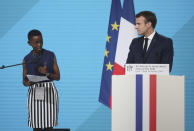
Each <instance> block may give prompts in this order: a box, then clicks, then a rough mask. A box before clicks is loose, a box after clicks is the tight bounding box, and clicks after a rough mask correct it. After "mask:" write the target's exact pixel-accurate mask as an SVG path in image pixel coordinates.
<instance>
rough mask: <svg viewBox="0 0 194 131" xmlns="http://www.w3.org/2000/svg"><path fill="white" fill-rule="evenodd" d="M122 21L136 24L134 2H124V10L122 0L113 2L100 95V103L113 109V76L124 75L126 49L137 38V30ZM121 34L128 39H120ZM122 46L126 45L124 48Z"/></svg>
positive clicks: (127, 0) (130, 0)
mask: <svg viewBox="0 0 194 131" xmlns="http://www.w3.org/2000/svg"><path fill="white" fill-rule="evenodd" d="M122 19H125V21H127V22H130V23H131V25H132V26H133V25H134V24H135V11H134V5H133V0H124V4H123V8H122V7H121V1H120V0H112V5H111V12H110V19H109V25H108V34H107V39H106V49H105V56H104V65H103V71H102V78H101V87H100V95H99V101H100V102H101V103H103V104H104V105H106V106H108V107H109V108H112V105H111V103H112V102H111V83H112V75H113V74H114V75H122V74H124V63H125V62H126V60H125V59H126V57H127V54H128V50H127V51H126V49H129V44H130V43H131V40H132V39H133V38H134V37H135V36H136V34H135V33H133V32H135V31H134V29H135V28H134V27H132V29H131V30H130V28H131V25H129V26H128V25H127V26H126V27H125V26H124V24H126V22H125V21H124V22H123V20H122ZM122 23H124V24H123V25H122V28H123V29H122V30H121V25H120V24H122ZM128 27H129V28H128ZM129 30H130V31H132V33H129V34H135V35H133V36H132V37H131V36H129V35H128V34H127V33H126V31H129ZM120 32H124V34H126V35H125V36H126V37H125V36H124V35H122V37H120V36H119V35H120ZM124 37H125V38H127V37H128V38H129V37H131V39H130V41H128V39H127V40H124V39H123V38H124ZM119 38H121V39H122V40H120V41H122V42H119ZM123 41H125V42H127V44H125V42H123ZM119 43H120V44H119ZM128 43H129V44H128ZM122 44H124V46H123V45H122ZM118 46H119V47H118ZM124 48H125V50H124V51H123V50H122V49H124ZM120 54H122V55H120ZM123 55H124V56H123ZM121 56H122V58H121ZM123 58H124V60H123ZM115 60H116V61H115ZM120 61H121V62H120Z"/></svg>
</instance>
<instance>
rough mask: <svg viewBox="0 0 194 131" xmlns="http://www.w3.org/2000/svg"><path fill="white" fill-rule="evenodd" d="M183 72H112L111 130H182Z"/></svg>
mask: <svg viewBox="0 0 194 131" xmlns="http://www.w3.org/2000/svg"><path fill="white" fill-rule="evenodd" d="M184 95H185V91H184V76H170V75H113V76H112V131H184V126H185V125H184V120H185V118H184V117H185V116H184V112H185V111H184V101H185V100H184Z"/></svg>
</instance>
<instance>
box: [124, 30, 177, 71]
mask: <svg viewBox="0 0 194 131" xmlns="http://www.w3.org/2000/svg"><path fill="white" fill-rule="evenodd" d="M143 42H144V36H142V37H138V38H135V39H133V40H132V42H131V45H130V48H129V54H128V58H127V62H126V63H128V64H129V63H141V64H143V63H145V64H169V66H170V67H169V68H170V71H171V69H172V63H173V55H174V51H173V42H172V39H170V38H167V37H165V36H162V35H160V34H158V33H157V32H156V33H155V35H154V37H153V39H152V41H151V43H150V46H149V48H148V50H147V52H146V53H145V54H144V52H143Z"/></svg>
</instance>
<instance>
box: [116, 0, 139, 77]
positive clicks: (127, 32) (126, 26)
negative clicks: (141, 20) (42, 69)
mask: <svg viewBox="0 0 194 131" xmlns="http://www.w3.org/2000/svg"><path fill="white" fill-rule="evenodd" d="M135 19H136V18H135V10H134V4H133V0H124V3H123V10H122V15H121V19H120V29H119V35H118V42H117V49H116V56H115V62H114V70H113V75H124V74H125V68H124V65H125V64H126V60H127V56H128V53H129V46H130V44H131V41H132V40H133V39H134V38H136V37H137V30H136V29H135Z"/></svg>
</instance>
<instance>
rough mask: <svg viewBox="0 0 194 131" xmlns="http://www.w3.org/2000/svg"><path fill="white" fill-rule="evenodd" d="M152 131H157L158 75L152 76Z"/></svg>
mask: <svg viewBox="0 0 194 131" xmlns="http://www.w3.org/2000/svg"><path fill="white" fill-rule="evenodd" d="M150 131H156V75H150Z"/></svg>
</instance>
